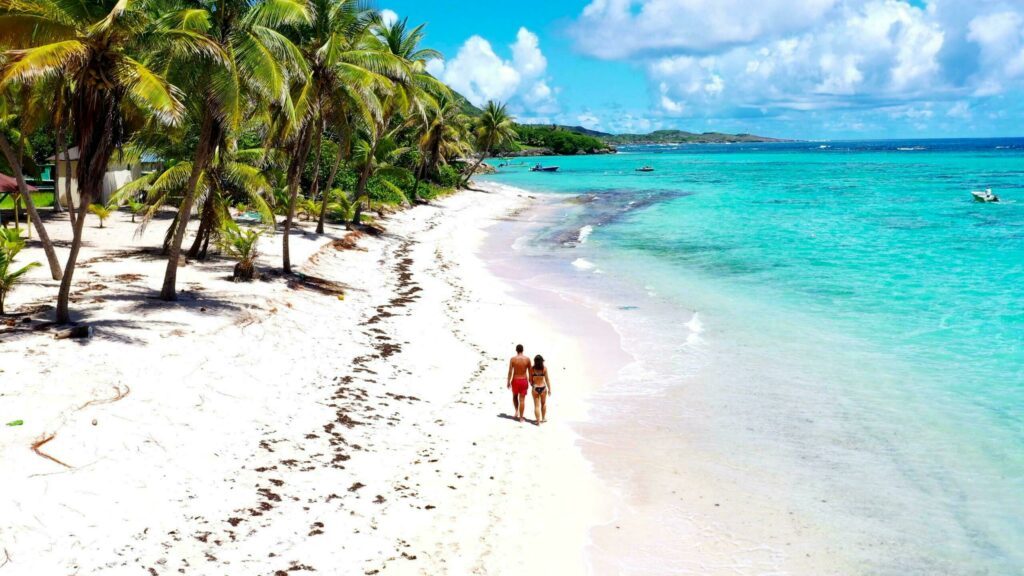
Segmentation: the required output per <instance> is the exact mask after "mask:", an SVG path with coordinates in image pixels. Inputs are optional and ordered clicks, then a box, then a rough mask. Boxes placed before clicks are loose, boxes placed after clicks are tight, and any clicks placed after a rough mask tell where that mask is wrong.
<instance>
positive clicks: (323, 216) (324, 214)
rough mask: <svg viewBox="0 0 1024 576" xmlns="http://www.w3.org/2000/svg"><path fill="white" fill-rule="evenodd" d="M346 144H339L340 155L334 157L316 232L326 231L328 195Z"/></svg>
mask: <svg viewBox="0 0 1024 576" xmlns="http://www.w3.org/2000/svg"><path fill="white" fill-rule="evenodd" d="M344 150H345V148H344V146H342V145H341V144H338V155H337V156H335V157H334V166H332V167H331V176H330V178H328V179H327V183H326V185H325V186H324V199H323V202H321V203H320V218H319V219H318V220H317V223H316V233H317V234H323V233H324V220H325V219H326V217H327V195H328V194H330V193H331V186H334V179H335V178H336V177H337V176H338V168H339V167H340V166H341V157H342V154H344Z"/></svg>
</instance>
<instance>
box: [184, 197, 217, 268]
mask: <svg viewBox="0 0 1024 576" xmlns="http://www.w3.org/2000/svg"><path fill="white" fill-rule="evenodd" d="M212 222H213V194H212V193H211V194H208V195H207V196H206V201H205V202H203V215H202V216H201V217H200V220H199V230H198V231H197V232H196V239H195V241H193V242H192V247H191V248H189V249H188V257H189V258H195V257H197V256H199V250H200V249H202V247H203V240H204V239H205V238H207V237H208V236H209V234H210V226H211V224H212Z"/></svg>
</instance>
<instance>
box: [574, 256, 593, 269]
mask: <svg viewBox="0 0 1024 576" xmlns="http://www.w3.org/2000/svg"><path fill="white" fill-rule="evenodd" d="M572 266H573V268H575V269H577V270H593V269H594V263H593V262H591V261H590V260H587V259H586V258H577V259H575V260H573V261H572Z"/></svg>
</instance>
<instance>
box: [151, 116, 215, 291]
mask: <svg viewBox="0 0 1024 576" xmlns="http://www.w3.org/2000/svg"><path fill="white" fill-rule="evenodd" d="M215 124H216V120H214V118H213V113H212V112H211V110H210V109H209V108H207V109H206V114H205V115H204V117H203V127H202V132H201V133H200V135H199V145H198V146H197V147H196V158H195V163H194V164H192V173H191V174H189V177H188V184H186V185H185V197H184V198H182V199H181V206H179V207H178V222H177V225H176V226H175V228H174V238H173V239H172V240H171V244H170V246H168V251H167V270H166V271H165V272H164V285H163V287H162V288H161V289H160V299H161V300H166V301H173V300H177V299H178V293H177V290H176V288H175V285H176V284H177V281H178V258H179V257H180V256H181V243H182V241H183V240H184V239H185V230H186V229H187V228H188V219H189V217H190V216H191V215H192V204H193V203H194V202H195V200H196V186H197V185H198V184H199V176H200V175H202V173H203V170H204V169H205V168H206V163H207V162H208V161H209V158H210V152H211V151H212V150H213V146H214V142H215V141H216V140H218V139H219V137H220V135H219V133H218V132H219V130H218V127H217V126H215Z"/></svg>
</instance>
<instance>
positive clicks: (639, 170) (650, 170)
mask: <svg viewBox="0 0 1024 576" xmlns="http://www.w3.org/2000/svg"><path fill="white" fill-rule="evenodd" d="M636 171H637V172H654V168H652V167H651V166H641V167H640V168H637V169H636Z"/></svg>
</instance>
